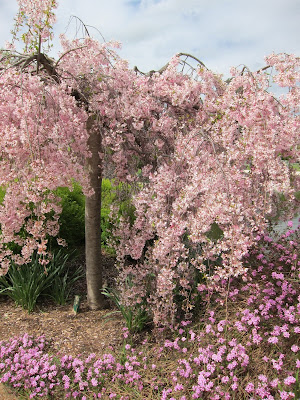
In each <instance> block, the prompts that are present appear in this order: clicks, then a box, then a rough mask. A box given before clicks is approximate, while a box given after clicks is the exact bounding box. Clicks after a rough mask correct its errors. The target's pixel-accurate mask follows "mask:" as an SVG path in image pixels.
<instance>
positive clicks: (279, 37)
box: [0, 0, 300, 75]
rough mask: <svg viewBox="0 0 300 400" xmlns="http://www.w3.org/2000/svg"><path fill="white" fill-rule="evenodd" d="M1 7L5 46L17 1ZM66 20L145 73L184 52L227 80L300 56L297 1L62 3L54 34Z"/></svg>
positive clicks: (0, 0)
mask: <svg viewBox="0 0 300 400" xmlns="http://www.w3.org/2000/svg"><path fill="white" fill-rule="evenodd" d="M0 7H1V14H0V43H3V44H4V41H5V40H7V39H8V38H9V34H8V33H9V30H10V28H11V22H12V19H13V14H14V12H15V10H16V8H17V7H16V0H11V1H9V0H0ZM70 15H76V16H78V17H79V18H80V19H81V20H82V21H84V23H86V24H87V25H89V26H94V27H95V28H97V29H98V30H100V32H101V34H102V35H103V36H104V38H105V39H106V40H111V39H114V40H118V41H120V42H122V43H123V49H122V51H121V55H122V56H123V57H124V58H126V59H128V60H129V62H130V65H131V66H134V65H137V66H138V67H139V68H140V69H141V70H144V71H148V70H150V69H159V68H160V67H161V66H162V65H164V64H165V63H166V62H167V61H168V60H169V59H170V57H172V56H173V55H174V54H175V53H177V52H180V51H185V52H189V53H192V54H194V55H195V56H196V57H198V58H200V59H201V60H202V61H203V62H204V63H205V64H206V65H207V66H208V67H209V68H211V69H213V70H214V71H216V72H224V73H225V74H226V75H227V74H228V71H229V68H230V66H232V65H239V64H241V63H244V64H246V65H248V66H249V67H250V68H252V69H256V68H259V67H260V66H262V65H263V57H264V56H265V55H267V54H270V53H271V52H272V51H274V52H287V53H296V54H299V50H300V46H299V40H298V38H299V33H300V24H299V17H300V2H299V0H284V1H283V0H251V2H249V1H248V0H105V1H104V0H61V1H60V4H59V8H58V23H57V26H56V32H57V31H59V33H61V32H65V30H66V27H67V25H68V21H69V17H70ZM71 25H72V28H71V27H69V29H68V32H67V34H69V35H70V36H71V37H73V36H74V35H75V32H76V26H75V22H74V21H73V22H72V24H71ZM77 28H79V25H78V24H77ZM89 30H90V32H91V34H93V35H95V36H96V37H97V38H99V40H101V36H100V35H99V34H98V33H97V31H96V30H94V29H92V28H89ZM77 33H78V34H79V36H80V34H81V33H80V31H79V32H77ZM55 43H56V44H55V49H57V48H58V42H57V41H56V42H55Z"/></svg>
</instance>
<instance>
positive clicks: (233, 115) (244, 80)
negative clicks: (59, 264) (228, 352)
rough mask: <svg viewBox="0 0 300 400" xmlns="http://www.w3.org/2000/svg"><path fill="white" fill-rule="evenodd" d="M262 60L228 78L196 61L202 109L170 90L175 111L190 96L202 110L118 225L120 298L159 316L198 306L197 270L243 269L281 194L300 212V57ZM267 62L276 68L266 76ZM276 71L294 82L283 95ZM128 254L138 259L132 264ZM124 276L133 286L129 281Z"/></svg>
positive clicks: (233, 272)
mask: <svg viewBox="0 0 300 400" xmlns="http://www.w3.org/2000/svg"><path fill="white" fill-rule="evenodd" d="M266 61H267V63H268V67H267V68H265V69H263V70H261V71H258V72H254V73H252V72H250V71H249V70H248V69H244V70H243V71H242V73H241V72H239V71H238V70H237V69H232V71H231V72H232V78H231V79H230V82H229V83H225V82H222V81H221V79H220V78H218V77H216V76H215V75H214V74H212V73H211V72H210V71H207V70H205V69H200V70H199V71H198V74H199V78H200V80H199V82H200V83H199V85H198V87H197V89H196V87H193V89H194V90H195V89H196V90H197V94H196V95H195V92H194V93H193V99H195V100H194V101H196V99H197V100H198V102H199V99H201V103H200V105H199V103H198V104H197V107H196V104H194V105H193V103H192V101H191V97H188V94H187V93H189V96H191V94H192V91H189V92H187V87H184V86H183V85H182V86H181V87H180V89H179V87H178V86H177V87H175V89H174V91H173V92H172V94H171V97H170V102H171V103H173V104H176V106H177V107H178V108H179V109H180V108H182V109H186V103H185V101H186V99H188V104H189V105H193V106H194V107H193V108H194V109H195V108H196V110H197V111H196V112H194V113H193V114H191V116H190V117H189V118H187V117H186V118H185V119H184V118H181V126H180V128H179V129H178V130H177V132H176V135H175V137H174V151H173V152H172V154H170V156H169V157H168V158H167V159H166V161H165V162H164V163H162V164H161V165H160V166H159V167H158V168H157V170H156V171H155V172H153V173H151V174H150V176H149V182H148V184H145V185H144V187H143V189H142V190H141V191H140V193H138V194H137V195H136V196H135V198H134V204H135V207H136V220H135V223H134V224H133V226H130V225H128V224H126V223H124V225H121V226H120V228H119V229H118V235H119V236H121V237H122V238H123V239H122V240H121V244H120V246H119V259H120V260H121V264H122V266H123V267H122V268H123V272H122V275H121V278H120V279H121V282H122V287H123V299H124V301H125V302H126V303H127V304H129V305H130V304H131V305H133V304H136V303H140V304H147V303H148V306H147V307H149V308H150V310H151V312H152V313H153V314H154V322H155V323H157V324H159V323H161V322H162V321H173V320H174V318H175V315H176V313H177V312H178V311H179V310H178V308H179V307H181V308H183V310H184V311H185V312H186V313H187V314H188V312H189V311H190V309H191V308H192V307H193V306H194V305H193V298H192V297H191V293H192V292H193V290H195V286H197V282H195V271H197V270H198V271H199V272H200V273H201V275H202V277H203V275H204V277H206V278H208V279H207V281H208V282H215V281H220V280H222V279H227V278H228V277H232V276H238V275H243V274H245V273H246V269H245V268H244V266H243V256H244V255H245V254H246V253H247V251H248V249H249V248H250V247H251V245H252V244H253V241H254V238H255V236H256V235H257V232H259V231H260V230H263V229H265V228H266V227H267V223H268V218H269V217H270V216H272V215H276V214H278V212H279V211H280V205H281V204H280V201H279V199H280V198H282V195H284V196H285V199H286V211H287V215H286V216H287V217H288V214H289V212H290V213H291V215H292V213H293V212H294V211H295V209H297V207H298V210H299V203H297V200H296V198H295V193H296V191H297V190H299V175H297V172H296V169H295V168H294V167H293V163H295V162H297V160H298V161H299V86H298V87H297V84H298V83H297V82H299V61H300V60H299V58H296V57H295V56H290V55H286V54H280V55H274V54H273V55H271V56H269V57H267V58H266ZM271 68H272V70H273V72H274V74H273V75H271V74H269V73H268V74H266V73H265V71H266V70H267V71H269V70H270V69H271ZM170 74H173V75H175V74H176V71H175V70H174V69H173V70H172V69H169V70H168V72H167V73H166V75H165V76H167V75H169V76H170ZM169 79H170V78H169ZM272 79H273V80H274V82H276V83H278V84H279V86H281V87H287V88H288V91H287V92H286V94H285V95H282V96H281V97H279V98H278V99H277V98H275V97H274V95H272V93H269V85H270V83H271V82H272ZM151 240H152V243H151V245H149V243H150V242H151ZM146 245H147V250H146V252H145V246H146ZM128 255H130V257H131V258H133V259H135V260H136V262H135V263H134V265H129V266H128V265H127V264H128V262H127V258H128V257H127V256H128ZM128 276H130V277H131V280H132V281H133V282H131V285H132V284H133V287H134V288H135V290H132V287H131V285H130V286H128V285H126V282H128ZM198 283H199V282H198ZM149 286H150V290H149ZM149 293H150V295H149ZM176 295H177V299H178V295H180V296H181V303H180V304H178V300H177V302H176V301H175V296H176Z"/></svg>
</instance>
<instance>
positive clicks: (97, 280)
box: [85, 115, 104, 310]
mask: <svg viewBox="0 0 300 400" xmlns="http://www.w3.org/2000/svg"><path fill="white" fill-rule="evenodd" d="M86 126H87V131H88V133H89V139H88V146H89V150H90V151H91V153H92V157H91V158H88V159H87V168H88V171H89V178H90V182H91V186H92V188H93V190H94V194H93V195H92V196H90V197H86V199H85V258H86V282H87V300H88V306H89V308H90V309H92V310H96V309H99V308H103V307H104V296H103V295H102V294H101V288H102V263H101V183H102V168H101V160H100V157H99V152H100V151H101V132H100V129H99V126H98V125H97V122H96V120H95V116H94V115H92V116H90V117H89V118H88V120H87V124H86Z"/></svg>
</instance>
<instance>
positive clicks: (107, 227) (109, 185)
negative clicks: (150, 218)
mask: <svg viewBox="0 0 300 400" xmlns="http://www.w3.org/2000/svg"><path fill="white" fill-rule="evenodd" d="M55 194H56V195H57V196H59V197H60V198H61V205H62V213H61V215H60V218H59V223H60V237H62V238H63V239H65V240H66V242H67V244H68V246H69V247H71V248H73V247H77V246H83V245H84V241H85V222H84V212H85V210H84V208H85V198H84V195H83V193H82V189H81V187H80V185H79V184H78V183H76V182H74V185H73V190H72V191H70V190H69V189H68V188H59V189H57V190H56V191H55ZM0 196H1V193H0ZM0 198H1V197H0ZM114 203H117V204H118V206H117V209H118V211H117V218H116V219H114V220H113V221H112V220H111V217H110V214H111V206H112V204H114ZM120 215H128V216H130V218H131V219H132V218H133V215H134V208H133V206H132V204H131V202H130V186H128V185H125V184H122V183H120V184H118V185H115V184H114V181H113V180H109V179H105V178H104V179H103V180H102V197H101V231H102V232H101V245H102V246H103V247H104V248H105V249H106V250H107V251H108V252H109V251H112V249H110V246H109V239H110V237H111V232H112V225H113V224H115V223H117V220H118V216H120ZM53 243H54V242H53Z"/></svg>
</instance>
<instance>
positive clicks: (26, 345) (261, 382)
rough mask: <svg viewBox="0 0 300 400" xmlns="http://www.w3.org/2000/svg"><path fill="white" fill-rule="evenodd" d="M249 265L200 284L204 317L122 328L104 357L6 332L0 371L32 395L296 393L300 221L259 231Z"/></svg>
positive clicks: (179, 398) (267, 396)
mask: <svg viewBox="0 0 300 400" xmlns="http://www.w3.org/2000/svg"><path fill="white" fill-rule="evenodd" d="M290 225H291V224H290ZM245 266H246V267H250V266H251V269H250V268H249V269H248V272H247V273H246V274H245V275H244V277H243V279H241V278H234V279H230V282H229V281H227V282H223V283H222V284H221V285H220V286H219V287H214V288H213V287H212V286H210V287H209V286H207V285H200V286H199V288H198V290H199V291H201V293H203V294H204V300H205V304H206V310H205V315H203V317H202V319H201V321H199V322H200V323H196V324H195V323H192V321H181V322H180V323H179V324H177V326H174V327H172V329H171V330H170V331H169V330H165V331H164V332H163V333H161V335H162V336H161V337H160V339H159V338H156V341H153V338H152V339H151V336H149V337H148V338H146V339H144V340H143V342H142V343H140V344H139V345H138V346H134V345H133V343H132V339H131V335H130V333H129V331H128V330H127V329H126V328H124V344H123V346H122V348H121V349H114V350H113V349H110V351H108V352H107V354H105V355H104V356H103V357H102V358H100V359H97V358H96V357H95V355H93V354H91V355H90V356H88V357H86V358H85V359H82V358H80V357H71V356H68V355H63V354H62V355H57V354H55V355H53V354H52V353H51V344H47V343H46V341H45V339H44V338H43V337H40V338H33V337H30V336H28V335H25V336H23V337H20V338H14V339H11V340H10V341H9V342H1V343H0V376H1V378H0V381H1V382H4V383H6V384H9V385H10V386H12V387H14V388H15V389H17V390H18V392H19V393H21V394H23V395H24V394H26V395H25V398H45V399H47V398H49V399H51V398H53V399H60V398H78V399H92V398H102V399H111V398H115V399H119V400H120V399H122V400H125V399H128V400H130V399H137V400H138V399H140V400H141V399H157V400H158V399H164V400H171V399H172V400H190V399H205V400H206V399H253V400H272V399H275V400H276V399H278V400H279V399H287V400H290V399H298V398H299V395H300V381H299V369H300V359H299V354H300V341H299V334H300V326H299V314H300V293H299V281H300V274H299V273H300V261H299V229H293V228H292V226H289V229H288V230H287V232H286V233H285V234H284V235H282V236H281V237H280V238H277V240H276V239H275V238H274V237H273V238H271V237H270V236H269V235H267V234H261V235H259V237H257V238H256V245H255V246H254V247H253V249H252V250H251V251H249V254H247V255H246V257H245ZM229 283H230V284H229ZM108 350H109V349H108Z"/></svg>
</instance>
